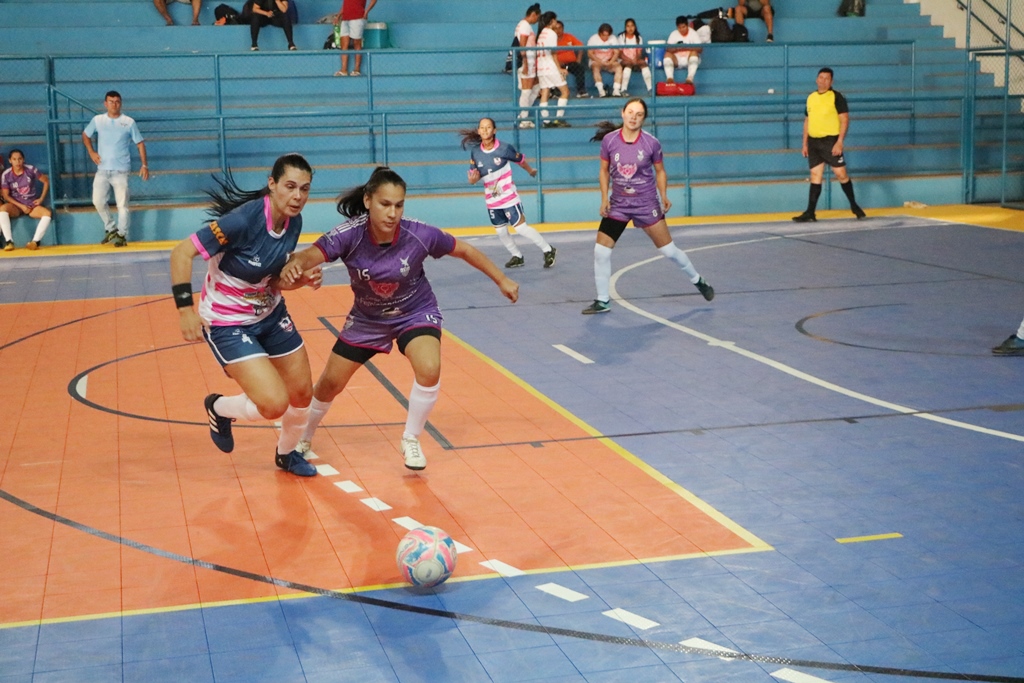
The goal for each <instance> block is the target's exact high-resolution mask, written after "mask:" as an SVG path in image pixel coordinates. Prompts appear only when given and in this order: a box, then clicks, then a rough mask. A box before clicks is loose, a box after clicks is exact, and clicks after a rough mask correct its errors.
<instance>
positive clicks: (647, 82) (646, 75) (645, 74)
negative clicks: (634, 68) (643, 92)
mask: <svg viewBox="0 0 1024 683" xmlns="http://www.w3.org/2000/svg"><path fill="white" fill-rule="evenodd" d="M640 73H641V74H642V75H643V77H644V85H646V86H647V92H651V67H649V66H645V67H644V69H643V71H641V72H640Z"/></svg>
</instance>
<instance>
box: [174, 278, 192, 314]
mask: <svg viewBox="0 0 1024 683" xmlns="http://www.w3.org/2000/svg"><path fill="white" fill-rule="evenodd" d="M171 294H173V295H174V305H175V306H177V307H178V308H192V303H193V302H192V283H191V282H185V283H182V284H180V285H171Z"/></svg>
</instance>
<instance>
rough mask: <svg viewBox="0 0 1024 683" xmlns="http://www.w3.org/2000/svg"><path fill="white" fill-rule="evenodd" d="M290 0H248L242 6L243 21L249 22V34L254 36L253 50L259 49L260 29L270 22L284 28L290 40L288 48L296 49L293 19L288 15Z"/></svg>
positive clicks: (286, 36)
mask: <svg viewBox="0 0 1024 683" xmlns="http://www.w3.org/2000/svg"><path fill="white" fill-rule="evenodd" d="M288 4H289V0H248V2H246V3H245V6H244V7H243V8H242V22H243V23H246V24H249V35H250V37H251V38H252V47H251V48H249V49H250V50H252V51H253V52H257V51H259V49H260V47H259V44H258V43H259V37H260V29H261V28H262V27H264V26H267V25H268V24H270V25H273V26H278V27H280V28H281V29H282V30H284V37H285V38H286V39H287V40H288V49H289V50H296V49H298V48H296V47H295V41H294V40H293V39H292V19H291V17H290V16H289V15H288Z"/></svg>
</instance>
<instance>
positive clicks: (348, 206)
mask: <svg viewBox="0 0 1024 683" xmlns="http://www.w3.org/2000/svg"><path fill="white" fill-rule="evenodd" d="M381 185H398V186H399V187H401V188H402V189H403V190H404V189H406V188H405V181H404V180H402V176H400V175H398V174H397V173H395V172H394V171H392V170H391V169H390V168H388V167H387V166H378V167H377V168H375V169H373V173H371V174H370V179H369V180H367V181H366V184H364V185H359V186H357V187H353V188H352V189H351V190H346V191H345V192H342V193H341V194H340V195H338V213H340V214H341V215H342V216H344V217H345V218H355V217H356V216H362V215H363V214H364V213H367V211H368V209H367V208H366V204H365V203H363V197H365V196H367V195H370V196H372V195H373V194H374V193H375V192H376V191H377V190H378V189H379V188H380V186H381Z"/></svg>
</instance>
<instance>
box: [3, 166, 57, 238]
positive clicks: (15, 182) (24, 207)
mask: <svg viewBox="0 0 1024 683" xmlns="http://www.w3.org/2000/svg"><path fill="white" fill-rule="evenodd" d="M10 159H11V167H10V168H9V169H7V170H6V171H4V172H3V174H2V175H0V192H2V193H3V206H0V232H3V237H4V251H13V250H14V239H13V238H12V234H11V221H12V220H14V219H15V218H18V217H19V216H30V217H32V218H38V219H39V223H38V224H36V232H35V235H34V236H33V237H32V239H31V240H30V241H29V243H28V244H26V245H25V248H26V249H32V250H35V249H38V248H39V243H40V242H41V241H42V240H43V237H44V236H45V235H46V228H48V227H49V226H50V217H51V216H52V215H53V214H52V213H51V212H50V210H49V209H48V208H46V207H45V206H43V200H45V199H46V194H47V193H48V192H49V191H50V179H49V178H47V177H46V174H45V173H40V172H39V170H38V169H37V168H36V167H35V166H32V165H30V164H26V163H25V154H24V152H22V151H21V150H20V149H12V150H11V154H10ZM37 185H42V190H39V188H38V187H37Z"/></svg>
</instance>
